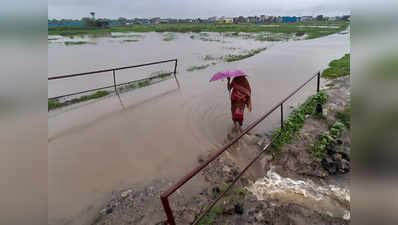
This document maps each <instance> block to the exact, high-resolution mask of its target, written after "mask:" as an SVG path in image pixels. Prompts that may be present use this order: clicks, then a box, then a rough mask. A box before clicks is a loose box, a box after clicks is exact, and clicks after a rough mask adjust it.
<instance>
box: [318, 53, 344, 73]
mask: <svg viewBox="0 0 398 225" xmlns="http://www.w3.org/2000/svg"><path fill="white" fill-rule="evenodd" d="M349 74H350V54H345V55H344V56H343V57H342V58H340V59H335V60H333V61H332V62H330V63H329V68H327V69H325V70H324V71H323V72H322V77H324V78H326V79H334V78H338V77H342V76H347V75H349Z"/></svg>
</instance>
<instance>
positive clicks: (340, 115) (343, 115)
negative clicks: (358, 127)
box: [336, 107, 351, 128]
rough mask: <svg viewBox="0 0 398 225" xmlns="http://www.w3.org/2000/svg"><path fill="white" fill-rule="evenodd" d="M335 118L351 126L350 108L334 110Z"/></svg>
mask: <svg viewBox="0 0 398 225" xmlns="http://www.w3.org/2000/svg"><path fill="white" fill-rule="evenodd" d="M336 118H337V119H339V120H340V121H341V122H342V123H343V124H344V125H345V126H346V127H347V128H350V127H351V109H350V107H346V108H345V109H344V111H338V112H336Z"/></svg>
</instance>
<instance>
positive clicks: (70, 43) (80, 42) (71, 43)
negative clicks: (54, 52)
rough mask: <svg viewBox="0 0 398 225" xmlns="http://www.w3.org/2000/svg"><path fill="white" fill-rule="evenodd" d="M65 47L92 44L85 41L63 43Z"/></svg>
mask: <svg viewBox="0 0 398 225" xmlns="http://www.w3.org/2000/svg"><path fill="white" fill-rule="evenodd" d="M64 44H65V45H85V44H93V43H92V42H87V41H65V42H64Z"/></svg>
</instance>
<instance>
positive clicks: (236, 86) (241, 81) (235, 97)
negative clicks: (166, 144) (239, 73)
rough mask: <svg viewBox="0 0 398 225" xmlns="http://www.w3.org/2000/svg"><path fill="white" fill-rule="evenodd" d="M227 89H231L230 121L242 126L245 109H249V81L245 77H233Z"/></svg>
mask: <svg viewBox="0 0 398 225" xmlns="http://www.w3.org/2000/svg"><path fill="white" fill-rule="evenodd" d="M228 88H229V89H232V94H231V112H232V120H233V121H236V122H238V123H239V124H240V125H242V123H243V113H244V110H245V107H246V106H247V107H251V88H250V85H249V81H248V80H247V79H246V77H235V78H234V79H233V80H232V82H231V84H230V85H229V86H228Z"/></svg>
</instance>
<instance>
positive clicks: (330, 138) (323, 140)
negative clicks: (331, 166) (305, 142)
mask: <svg viewBox="0 0 398 225" xmlns="http://www.w3.org/2000/svg"><path fill="white" fill-rule="evenodd" d="M343 131H344V124H343V123H340V122H335V123H334V124H333V126H332V127H331V128H330V130H329V131H325V132H323V133H322V134H321V135H319V137H318V141H317V143H316V144H315V145H313V146H311V148H310V152H311V153H312V154H313V156H314V157H315V158H317V159H323V158H325V156H326V154H327V149H332V148H334V146H335V145H336V144H337V141H336V140H337V138H338V137H340V135H341V133H342V132H343Z"/></svg>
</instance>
